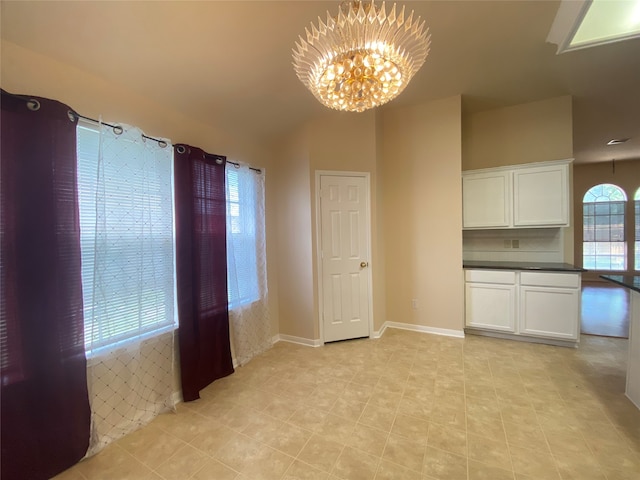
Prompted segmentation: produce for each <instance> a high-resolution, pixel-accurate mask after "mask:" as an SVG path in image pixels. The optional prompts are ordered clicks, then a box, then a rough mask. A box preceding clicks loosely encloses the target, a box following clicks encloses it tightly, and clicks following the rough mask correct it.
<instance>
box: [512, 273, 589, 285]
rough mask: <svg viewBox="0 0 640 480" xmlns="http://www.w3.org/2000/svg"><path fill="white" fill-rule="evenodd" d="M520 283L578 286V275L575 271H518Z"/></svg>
mask: <svg viewBox="0 0 640 480" xmlns="http://www.w3.org/2000/svg"><path fill="white" fill-rule="evenodd" d="M520 285H532V286H537V287H560V288H578V287H579V286H580V275H579V274H577V273H549V272H522V273H520Z"/></svg>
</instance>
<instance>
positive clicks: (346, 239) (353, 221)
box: [316, 172, 372, 342]
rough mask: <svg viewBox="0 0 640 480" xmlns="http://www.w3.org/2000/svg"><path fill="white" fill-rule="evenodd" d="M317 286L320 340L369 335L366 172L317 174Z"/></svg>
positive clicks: (368, 243)
mask: <svg viewBox="0 0 640 480" xmlns="http://www.w3.org/2000/svg"><path fill="white" fill-rule="evenodd" d="M316 206H317V217H316V218H317V222H318V223H317V231H318V236H317V238H318V243H317V245H318V274H319V278H318V280H319V281H318V288H319V292H318V293H319V295H318V298H319V299H320V302H319V313H320V333H321V338H322V340H323V342H333V341H339V340H348V339H353V338H362V337H369V336H370V335H371V332H372V307H371V305H372V299H371V265H370V262H371V247H370V245H371V238H370V237H371V221H370V210H369V175H368V174H367V173H349V172H316Z"/></svg>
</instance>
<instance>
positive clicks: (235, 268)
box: [226, 163, 264, 310]
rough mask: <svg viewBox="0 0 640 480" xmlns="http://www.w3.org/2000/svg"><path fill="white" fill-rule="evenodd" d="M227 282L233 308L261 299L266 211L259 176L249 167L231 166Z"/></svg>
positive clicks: (228, 193) (230, 304)
mask: <svg viewBox="0 0 640 480" xmlns="http://www.w3.org/2000/svg"><path fill="white" fill-rule="evenodd" d="M226 181H227V187H226V196H227V282H228V297H229V309H230V310H232V309H234V308H237V307H239V306H242V305H247V304H250V303H253V302H255V301H257V300H259V299H260V284H259V277H258V268H259V267H258V262H257V245H256V243H257V236H256V233H257V228H258V223H257V222H259V221H260V218H259V217H258V216H257V215H263V216H264V212H262V213H260V212H258V211H257V210H258V208H257V207H258V205H260V204H262V202H261V201H259V199H258V198H257V195H258V189H257V188H256V174H255V173H254V172H252V171H251V170H250V169H249V168H247V167H239V168H237V167H236V166H235V165H234V164H231V163H227V167H226Z"/></svg>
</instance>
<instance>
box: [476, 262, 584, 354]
mask: <svg viewBox="0 0 640 480" xmlns="http://www.w3.org/2000/svg"><path fill="white" fill-rule="evenodd" d="M580 285H581V280H580V273H573V272H571V273H565V272H561V273H560V272H559V273H555V272H526V271H522V272H520V271H497V270H466V271H465V321H466V326H467V328H468V329H470V330H472V331H473V330H480V331H486V332H502V333H505V334H512V335H516V336H521V337H529V338H537V339H542V340H544V339H548V340H561V341H565V342H572V343H575V342H577V341H578V338H579V330H580Z"/></svg>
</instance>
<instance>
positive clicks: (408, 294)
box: [380, 96, 464, 331]
mask: <svg viewBox="0 0 640 480" xmlns="http://www.w3.org/2000/svg"><path fill="white" fill-rule="evenodd" d="M382 123H383V125H382V135H383V139H382V152H383V161H382V163H383V166H382V171H381V172H380V175H381V177H382V182H383V191H384V205H383V208H384V233H385V236H384V246H385V269H386V271H385V274H386V307H387V320H389V321H393V322H402V323H409V324H415V325H420V326H425V327H431V328H441V329H449V330H458V331H461V330H462V329H463V325H464V295H463V281H462V191H461V188H462V187H461V180H460V173H461V162H462V160H461V155H462V152H461V98H460V97H459V96H456V97H451V98H448V99H444V100H438V101H434V102H431V103H427V104H423V105H418V106H415V107H409V108H399V109H390V110H388V111H385V112H384V113H383V116H382ZM412 299H416V300H417V301H418V308H417V309H416V310H414V309H412V305H411V300H412Z"/></svg>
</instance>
